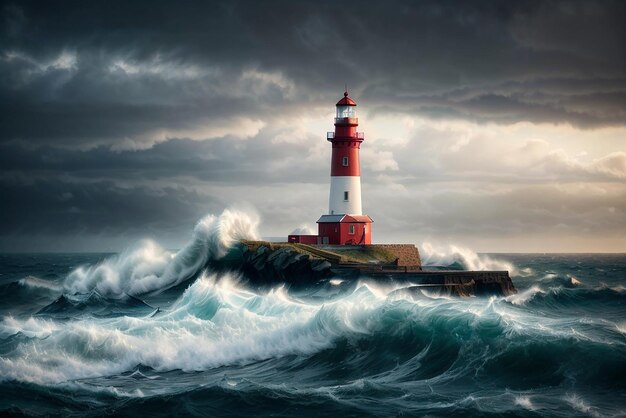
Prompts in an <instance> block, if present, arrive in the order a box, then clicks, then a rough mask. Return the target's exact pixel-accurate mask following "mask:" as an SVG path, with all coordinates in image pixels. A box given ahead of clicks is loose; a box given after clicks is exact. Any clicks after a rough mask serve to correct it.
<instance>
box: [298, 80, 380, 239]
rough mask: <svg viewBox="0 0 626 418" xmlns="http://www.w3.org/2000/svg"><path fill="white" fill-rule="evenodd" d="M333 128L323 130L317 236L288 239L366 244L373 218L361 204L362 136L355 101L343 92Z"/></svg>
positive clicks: (369, 236)
mask: <svg viewBox="0 0 626 418" xmlns="http://www.w3.org/2000/svg"><path fill="white" fill-rule="evenodd" d="M336 107H337V114H336V115H335V130H334V131H333V132H327V133H326V139H327V140H328V142H330V144H331V157H330V195H329V197H328V213H327V214H324V215H322V216H321V217H320V218H319V219H318V220H317V235H300V234H291V235H289V236H288V237H287V240H288V241H289V242H292V243H300V244H318V245H320V244H323V245H366V244H371V243H372V222H374V221H372V218H370V217H369V216H367V215H363V209H362V206H361V161H360V159H359V150H360V149H361V143H363V140H364V139H365V136H364V135H363V132H357V131H356V128H357V126H359V120H358V119H357V117H356V102H355V101H354V100H352V99H351V98H350V97H348V92H347V91H346V92H345V93H343V98H341V100H339V101H338V102H337V105H336Z"/></svg>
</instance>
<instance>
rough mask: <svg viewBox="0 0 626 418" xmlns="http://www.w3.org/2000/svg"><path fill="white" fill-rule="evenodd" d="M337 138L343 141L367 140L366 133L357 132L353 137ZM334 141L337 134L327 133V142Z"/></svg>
mask: <svg viewBox="0 0 626 418" xmlns="http://www.w3.org/2000/svg"><path fill="white" fill-rule="evenodd" d="M337 138H338V139H339V138H341V139H360V140H361V141H362V140H364V139H365V133H364V132H355V133H354V135H352V136H341V137H340V136H337ZM333 139H335V133H334V132H326V140H327V141H332V140H333Z"/></svg>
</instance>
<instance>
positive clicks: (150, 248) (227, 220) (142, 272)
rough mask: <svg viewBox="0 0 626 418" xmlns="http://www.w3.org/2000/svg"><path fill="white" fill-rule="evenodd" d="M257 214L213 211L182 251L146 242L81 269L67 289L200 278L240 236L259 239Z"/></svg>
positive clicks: (132, 290)
mask: <svg viewBox="0 0 626 418" xmlns="http://www.w3.org/2000/svg"><path fill="white" fill-rule="evenodd" d="M257 226H258V218H257V217H256V216H253V215H250V214H249V213H244V212H241V211H236V210H229V209H226V210H225V211H224V212H223V213H222V214H221V215H220V216H214V215H208V216H206V217H204V218H203V219H201V220H200V221H199V222H198V223H197V224H196V226H195V228H194V231H193V236H192V239H191V241H190V242H189V243H188V244H187V245H186V246H185V247H184V248H183V249H181V250H180V251H178V252H177V253H175V254H174V253H171V252H170V251H167V250H165V249H163V248H162V247H161V246H159V245H158V244H157V243H155V242H153V241H150V240H144V241H141V242H140V243H139V244H138V245H136V246H135V247H132V248H129V249H127V250H126V251H124V252H122V253H121V254H119V255H116V256H113V257H110V258H108V259H106V260H104V261H102V262H101V263H99V264H98V265H95V266H88V267H79V268H77V269H76V270H74V271H72V272H71V273H70V274H69V276H68V277H67V279H66V280H65V283H64V290H65V293H68V294H85V293H89V292H91V291H92V290H96V291H97V292H98V293H99V294H101V295H104V296H107V297H116V296H120V295H123V294H127V295H131V296H138V295H143V294H146V293H151V292H161V291H163V290H166V289H169V288H171V287H173V286H176V285H178V284H180V283H182V282H184V281H186V280H188V279H191V278H193V277H195V276H197V275H198V274H199V273H200V272H201V271H202V269H203V268H204V267H205V265H206V263H207V261H209V260H216V259H219V258H221V257H223V256H224V255H225V254H226V252H227V251H228V249H229V248H230V247H231V246H232V245H233V244H234V243H236V242H237V241H239V240H240V239H256V238H257V235H258V234H257Z"/></svg>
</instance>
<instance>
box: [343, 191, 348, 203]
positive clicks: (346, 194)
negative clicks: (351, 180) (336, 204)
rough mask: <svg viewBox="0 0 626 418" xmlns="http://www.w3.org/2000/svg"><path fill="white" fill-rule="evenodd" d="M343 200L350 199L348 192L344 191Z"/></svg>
mask: <svg viewBox="0 0 626 418" xmlns="http://www.w3.org/2000/svg"><path fill="white" fill-rule="evenodd" d="M343 200H344V201H345V202H347V201H348V192H343Z"/></svg>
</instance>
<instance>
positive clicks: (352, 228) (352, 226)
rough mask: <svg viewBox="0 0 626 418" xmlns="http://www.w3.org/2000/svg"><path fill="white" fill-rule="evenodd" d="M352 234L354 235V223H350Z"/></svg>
mask: <svg viewBox="0 0 626 418" xmlns="http://www.w3.org/2000/svg"><path fill="white" fill-rule="evenodd" d="M349 233H350V235H354V225H350V232H349Z"/></svg>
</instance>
